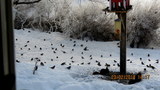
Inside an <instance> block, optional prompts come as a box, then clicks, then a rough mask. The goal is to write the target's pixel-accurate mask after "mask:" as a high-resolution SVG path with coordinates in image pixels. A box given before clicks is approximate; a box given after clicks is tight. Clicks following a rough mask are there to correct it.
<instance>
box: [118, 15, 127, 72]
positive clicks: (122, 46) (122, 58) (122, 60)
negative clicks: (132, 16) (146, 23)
mask: <svg viewBox="0 0 160 90" xmlns="http://www.w3.org/2000/svg"><path fill="white" fill-rule="evenodd" d="M117 15H118V18H119V19H121V21H122V24H121V25H122V29H121V40H120V74H122V75H125V74H126V38H127V36H126V13H117Z"/></svg>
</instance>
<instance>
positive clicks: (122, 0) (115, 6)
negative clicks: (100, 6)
mask: <svg viewBox="0 0 160 90" xmlns="http://www.w3.org/2000/svg"><path fill="white" fill-rule="evenodd" d="M108 1H109V3H110V5H109V8H108V10H109V11H127V10H129V9H131V8H132V6H131V5H130V0H108Z"/></svg>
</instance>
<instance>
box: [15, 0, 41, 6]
mask: <svg viewBox="0 0 160 90" xmlns="http://www.w3.org/2000/svg"><path fill="white" fill-rule="evenodd" d="M40 1H41V0H36V1H29V2H19V0H16V1H14V2H13V4H14V5H18V4H33V3H38V2H40Z"/></svg>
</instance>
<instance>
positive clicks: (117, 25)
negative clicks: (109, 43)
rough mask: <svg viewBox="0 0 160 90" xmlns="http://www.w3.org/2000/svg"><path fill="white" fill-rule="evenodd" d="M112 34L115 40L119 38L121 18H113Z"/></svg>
mask: <svg viewBox="0 0 160 90" xmlns="http://www.w3.org/2000/svg"><path fill="white" fill-rule="evenodd" d="M114 36H115V39H116V40H120V36H121V20H120V19H116V20H115V24H114Z"/></svg>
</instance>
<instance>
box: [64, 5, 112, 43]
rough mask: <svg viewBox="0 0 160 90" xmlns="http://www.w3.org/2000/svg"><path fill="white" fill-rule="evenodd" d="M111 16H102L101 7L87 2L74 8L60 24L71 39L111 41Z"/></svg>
mask: <svg viewBox="0 0 160 90" xmlns="http://www.w3.org/2000/svg"><path fill="white" fill-rule="evenodd" d="M110 15H111V14H106V15H105V14H104V12H103V11H102V7H101V5H99V4H97V3H93V2H88V3H87V4H83V5H81V6H77V7H74V9H72V12H70V14H69V15H67V16H66V18H65V19H64V22H63V23H62V28H63V31H64V33H65V34H67V35H69V36H71V37H73V38H79V39H84V38H89V39H91V40H102V41H107V40H112V39H114V36H113V28H112V27H113V21H112V18H111V16H110Z"/></svg>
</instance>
